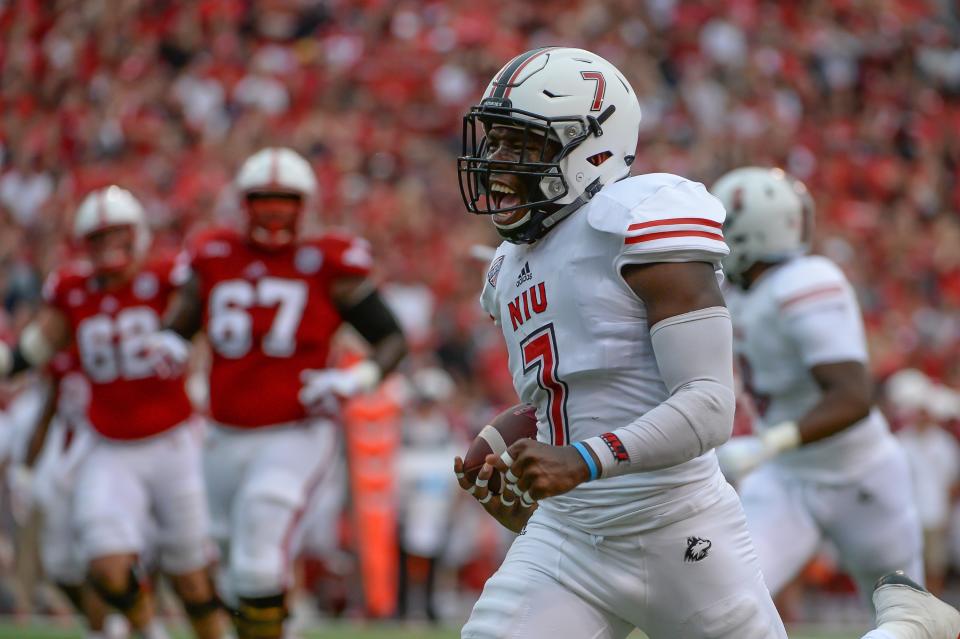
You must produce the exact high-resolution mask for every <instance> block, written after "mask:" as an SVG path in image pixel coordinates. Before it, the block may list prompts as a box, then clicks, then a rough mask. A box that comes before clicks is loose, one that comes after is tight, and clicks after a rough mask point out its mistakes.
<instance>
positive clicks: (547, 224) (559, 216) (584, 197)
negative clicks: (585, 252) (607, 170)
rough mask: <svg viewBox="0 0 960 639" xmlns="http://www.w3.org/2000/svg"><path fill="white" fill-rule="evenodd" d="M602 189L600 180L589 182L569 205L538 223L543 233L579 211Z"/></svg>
mask: <svg viewBox="0 0 960 639" xmlns="http://www.w3.org/2000/svg"><path fill="white" fill-rule="evenodd" d="M601 188H603V185H602V184H600V178H597V179H596V180H594V181H593V182H591V183H590V184H589V185H588V186H587V188H585V189H584V190H583V193H581V194H580V197H578V198H577V199H575V200H574V201H573V202H571V203H570V204H567V205H564V206H563V207H561V208H560V209H559V210H557V211H554V212H553V213H551V214H550V215H548V216H547V217H545V218H543V220H541V221H540V226H542V227H543V228H544V232H546V231H549V230H550V229H551V228H553V227H554V226H555V225H556V224H557V223H558V222H560V221H561V220H563V219H564V218H566V217H568V216H569V215H570V214H572V213H573V212H574V211H576V210H577V209H579V208H580V207H581V206H583V205H584V204H586V203H587V202H589V201H590V200H591V199H592V198H593V196H594V195H596V194H597V193H599V192H600V189H601Z"/></svg>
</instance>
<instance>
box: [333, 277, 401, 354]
mask: <svg viewBox="0 0 960 639" xmlns="http://www.w3.org/2000/svg"><path fill="white" fill-rule="evenodd" d="M340 317H342V318H343V321H345V322H347V323H348V324H350V325H351V326H353V327H354V328H355V329H357V332H358V333H360V335H362V336H363V338H364V339H366V340H367V341H368V342H370V343H371V344H376V343H377V342H379V341H380V340H382V339H383V338H385V337H388V336H390V335H394V334H396V335H401V334H402V333H403V331H401V330H400V324H399V323H397V318H396V317H394V315H393V313H392V312H391V311H390V309H389V308H387V305H386V304H384V302H383V298H382V297H380V293H379V292H377V291H376V290H373V291H370V294H369V295H367V296H366V297H364V298H363V299H362V300H360V301H359V302H357V303H356V304H354V305H353V306H351V307H350V308H342V309H340Z"/></svg>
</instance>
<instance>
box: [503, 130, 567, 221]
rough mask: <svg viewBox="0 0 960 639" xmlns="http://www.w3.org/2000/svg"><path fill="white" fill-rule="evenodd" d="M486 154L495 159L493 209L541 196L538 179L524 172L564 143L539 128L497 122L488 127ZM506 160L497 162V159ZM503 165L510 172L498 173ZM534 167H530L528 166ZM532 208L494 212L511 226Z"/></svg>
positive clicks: (515, 204)
mask: <svg viewBox="0 0 960 639" xmlns="http://www.w3.org/2000/svg"><path fill="white" fill-rule="evenodd" d="M484 150H485V157H486V159H488V160H492V161H493V162H494V164H493V165H492V166H491V171H492V173H491V174H490V184H489V188H488V193H489V194H488V197H489V198H490V208H492V209H495V210H496V209H512V208H514V207H521V206H522V205H523V204H524V203H526V202H530V201H532V200H539V199H541V196H540V194H538V193H534V190H535V189H537V184H536V181H535V180H531V179H524V176H523V175H522V174H521V173H520V172H522V171H524V166H523V164H519V165H518V164H516V163H518V162H520V163H524V162H528V163H542V162H550V161H552V160H553V158H555V157H556V155H557V154H558V153H559V152H560V145H559V144H558V143H556V142H554V141H553V140H550V139H548V138H545V136H544V135H543V134H542V133H540V132H538V131H537V130H536V129H532V128H530V129H527V130H526V132H525V131H524V129H522V128H519V127H513V126H507V125H504V124H494V125H492V126H491V127H490V129H489V130H488V131H487V136H486V144H485V149H484ZM498 161H499V162H502V164H497V162H498ZM498 168H501V169H503V170H505V171H510V172H509V173H498V172H497V169H498ZM528 170H530V169H528ZM527 212H528V209H526V208H517V209H516V210H508V211H504V212H502V213H494V214H493V216H492V217H493V222H494V223H495V224H497V225H499V226H504V227H509V226H511V225H513V224H516V223H517V222H519V221H521V220H522V219H523V218H524V216H525V215H526V214H527Z"/></svg>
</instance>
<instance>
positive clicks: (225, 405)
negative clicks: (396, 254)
mask: <svg viewBox="0 0 960 639" xmlns="http://www.w3.org/2000/svg"><path fill="white" fill-rule="evenodd" d="M183 259H184V262H183V264H182V266H183V267H184V268H183V270H182V272H178V274H177V279H178V280H181V281H186V278H187V277H188V276H189V274H190V273H191V272H192V273H193V274H195V275H196V276H197V278H198V280H199V283H200V294H201V299H202V303H203V323H204V328H205V330H206V333H207V337H208V338H209V340H210V344H211V346H212V350H213V361H212V363H211V368H210V414H211V416H212V417H213V419H214V420H216V421H217V422H220V423H221V424H227V425H230V426H236V427H242V428H257V427H262V426H271V425H275V424H283V423H287V422H291V421H296V420H299V419H303V418H304V417H306V416H307V413H306V411H305V409H304V407H303V406H302V405H301V404H300V400H299V399H298V397H297V396H298V393H299V392H300V388H301V385H302V383H301V380H300V373H301V372H302V371H304V370H306V369H317V368H326V367H327V364H328V361H327V360H328V358H329V355H330V340H331V338H332V337H333V334H334V333H335V332H336V330H337V328H339V326H340V324H341V321H342V320H341V318H340V314H339V312H338V311H337V308H336V306H335V305H334V302H333V299H332V297H331V293H330V289H331V285H332V284H333V282H334V281H336V280H337V279H338V278H342V277H365V276H367V275H368V274H369V272H370V267H371V257H370V249H369V244H368V243H367V242H366V241H365V240H362V239H358V238H355V237H351V236H348V235H335V234H328V235H324V236H321V237H318V238H314V239H309V240H304V241H302V242H300V243H297V244H294V245H292V246H290V247H288V248H285V249H281V250H277V251H265V250H261V249H258V248H257V247H255V246H253V245H251V244H250V243H248V242H247V241H246V239H245V238H244V237H242V236H241V235H240V234H238V233H236V232H235V231H232V230H228V229H215V230H212V231H209V232H206V233H204V234H203V235H201V236H200V237H198V238H196V240H195V241H194V242H192V243H191V246H190V248H189V249H188V251H187V253H186V254H185V255H184V258H183Z"/></svg>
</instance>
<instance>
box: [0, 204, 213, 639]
mask: <svg viewBox="0 0 960 639" xmlns="http://www.w3.org/2000/svg"><path fill="white" fill-rule="evenodd" d="M74 235H75V237H76V239H77V240H79V241H81V242H82V243H83V244H84V247H85V249H86V254H87V257H88V258H89V263H86V264H77V265H71V266H68V267H66V268H63V269H61V270H60V271H59V272H57V273H55V274H54V275H52V276H51V277H50V278H49V280H48V282H47V283H46V285H45V287H44V299H45V302H46V304H45V306H44V307H42V308H41V310H40V312H39V314H38V315H37V317H36V319H35V320H34V321H33V322H32V323H31V324H30V325H28V326H27V327H26V328H25V329H24V331H23V333H22V335H21V336H20V339H19V343H18V345H17V347H16V349H14V350H13V351H10V350H9V349H8V348H6V347H4V348H2V349H0V373H6V374H8V375H9V374H15V373H17V372H19V371H21V370H24V369H26V368H31V367H36V368H39V367H43V366H45V365H46V364H47V363H48V362H49V361H50V359H51V358H52V357H53V356H54V354H55V353H56V352H57V351H59V350H62V349H63V348H65V347H67V346H68V345H70V344H71V343H74V344H75V345H76V348H77V352H78V354H79V356H80V362H81V365H82V367H83V371H84V374H85V375H86V376H87V378H88V379H89V380H90V382H91V398H90V406H89V419H90V423H91V425H92V426H93V428H94V430H95V431H96V433H97V435H98V436H97V438H96V441H95V442H94V444H93V446H92V449H91V450H90V452H89V454H88V455H87V456H86V458H85V459H84V460H83V461H82V462H81V464H80V468H79V470H78V473H79V474H78V478H77V486H76V496H75V503H74V506H75V518H76V520H75V525H76V528H77V530H78V533H79V535H80V546H81V550H82V552H83V555H84V558H85V560H86V561H87V564H88V565H87V578H88V580H89V582H90V584H91V586H93V588H94V589H95V590H96V591H97V592H98V593H99V594H100V596H101V597H103V599H104V600H105V601H106V602H107V603H109V604H110V605H111V606H113V607H114V608H116V609H117V610H119V611H121V612H122V613H123V614H124V615H125V616H126V617H127V619H128V620H129V621H130V624H131V626H132V627H133V629H134V631H135V632H138V633H139V634H140V636H142V637H144V638H145V639H154V638H161V637H166V632H165V631H164V629H163V627H162V625H160V624H159V622H158V621H156V620H155V619H154V605H153V601H152V597H151V596H150V593H149V591H148V590H147V589H145V588H144V587H143V586H144V584H142V583H141V579H140V577H139V571H138V555H140V554H141V553H143V552H144V550H145V546H146V541H145V537H146V534H147V531H148V530H150V529H154V526H155V530H156V531H157V535H158V542H157V543H158V548H157V551H158V555H159V561H160V566H161V568H162V569H163V570H164V572H166V573H167V574H168V575H170V577H171V581H172V583H173V586H174V589H175V590H176V591H177V593H178V594H179V595H180V597H181V599H182V600H183V602H184V606H185V609H186V611H187V613H188V615H189V617H190V621H191V623H192V625H193V627H194V630H195V632H196V634H197V636H199V637H202V638H209V639H219V637H220V636H221V633H222V625H223V624H222V618H221V615H220V614H219V612H218V608H219V606H218V602H217V600H216V597H215V595H214V591H213V588H212V585H211V583H210V581H209V578H208V577H207V574H206V571H205V567H206V565H207V563H208V557H207V553H206V549H207V532H208V513H207V505H206V495H205V492H204V486H203V475H202V466H201V448H200V433H199V426H200V425H199V423H198V422H197V421H196V420H195V419H194V417H193V415H192V412H193V411H192V407H191V405H190V401H189V399H188V398H187V394H186V392H185V390H184V380H183V376H182V375H175V376H172V377H168V378H166V379H161V378H159V377H157V375H155V374H154V372H153V369H152V368H151V366H150V362H149V360H148V358H147V352H146V349H145V346H146V339H147V337H148V336H150V335H151V334H153V333H155V332H156V331H157V329H158V328H159V326H160V315H161V314H162V313H163V312H164V310H165V309H166V308H167V304H168V301H169V297H170V293H171V292H172V290H173V284H172V282H171V272H172V270H173V261H172V260H162V259H151V258H150V257H149V256H148V249H149V244H150V233H149V230H148V228H147V225H146V219H145V216H144V212H143V208H142V207H141V205H140V203H139V202H138V201H137V200H136V198H135V197H134V196H133V195H132V194H131V193H130V192H129V191H126V190H124V189H121V188H119V187H116V186H111V187H108V188H106V189H102V190H99V191H95V192H93V193H91V194H90V195H88V196H87V197H86V199H84V201H83V203H82V204H81V205H80V208H79V209H78V211H77V215H76V219H75V222H74ZM154 519H155V522H154V521H153V520H154Z"/></svg>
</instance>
